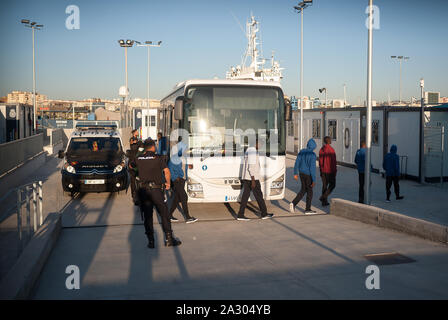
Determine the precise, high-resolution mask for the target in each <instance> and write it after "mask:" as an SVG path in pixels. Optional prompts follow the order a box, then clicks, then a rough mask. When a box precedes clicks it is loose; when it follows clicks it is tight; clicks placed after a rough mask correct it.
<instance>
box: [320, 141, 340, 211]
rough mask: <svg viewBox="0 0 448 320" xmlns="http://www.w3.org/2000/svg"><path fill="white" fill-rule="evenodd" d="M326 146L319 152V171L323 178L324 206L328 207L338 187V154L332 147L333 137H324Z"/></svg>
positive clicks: (322, 199)
mask: <svg viewBox="0 0 448 320" xmlns="http://www.w3.org/2000/svg"><path fill="white" fill-rule="evenodd" d="M324 143H325V144H324V145H323V146H322V148H320V151H319V169H320V176H321V178H322V196H321V197H320V199H319V200H320V201H321V202H322V206H328V205H329V203H328V196H329V195H330V193H331V192H332V191H333V189H334V188H335V187H336V171H337V169H336V153H335V152H334V149H333V148H332V147H331V137H329V136H326V137H324Z"/></svg>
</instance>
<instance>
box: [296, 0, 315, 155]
mask: <svg viewBox="0 0 448 320" xmlns="http://www.w3.org/2000/svg"><path fill="white" fill-rule="evenodd" d="M312 4H313V0H304V1H302V2H299V4H298V5H297V6H294V9H295V10H297V12H300V149H302V148H303V10H304V9H305V8H307V7H309V6H310V5H312Z"/></svg>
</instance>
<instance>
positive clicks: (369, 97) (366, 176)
mask: <svg viewBox="0 0 448 320" xmlns="http://www.w3.org/2000/svg"><path fill="white" fill-rule="evenodd" d="M368 19H369V28H368V30H369V31H368V49H367V112H366V118H367V119H366V120H367V121H366V159H365V167H364V172H365V174H364V190H365V192H364V203H365V204H368V205H370V161H371V147H372V46H373V0H369V18H368Z"/></svg>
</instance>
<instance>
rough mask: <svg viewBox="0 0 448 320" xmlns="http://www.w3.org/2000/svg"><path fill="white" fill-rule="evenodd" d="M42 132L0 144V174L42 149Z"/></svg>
mask: <svg viewBox="0 0 448 320" xmlns="http://www.w3.org/2000/svg"><path fill="white" fill-rule="evenodd" d="M43 144H44V136H43V134H42V133H39V134H36V135H33V136H30V137H27V138H23V139H18V140H14V141H11V142H7V143H2V144H0V176H2V175H3V174H5V173H6V172H8V171H10V170H12V169H14V168H16V167H17V166H19V165H21V164H23V163H25V162H26V161H28V160H29V159H31V158H33V157H35V156H36V155H38V154H39V153H41V152H42V151H43Z"/></svg>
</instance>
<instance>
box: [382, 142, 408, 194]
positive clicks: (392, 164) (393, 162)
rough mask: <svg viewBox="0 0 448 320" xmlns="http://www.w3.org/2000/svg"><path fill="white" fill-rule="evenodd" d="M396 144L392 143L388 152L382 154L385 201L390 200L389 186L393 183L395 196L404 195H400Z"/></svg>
mask: <svg viewBox="0 0 448 320" xmlns="http://www.w3.org/2000/svg"><path fill="white" fill-rule="evenodd" d="M397 149H398V148H397V146H396V145H394V144H393V145H392V146H391V147H390V152H389V153H388V154H386V155H385V156H384V160H383V169H384V170H385V171H386V201H387V202H390V194H391V191H390V188H391V187H392V183H393V184H394V191H395V197H396V199H397V200H401V199H403V198H404V197H403V196H400V184H399V182H398V181H399V179H400V157H399V156H398V154H397Z"/></svg>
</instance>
